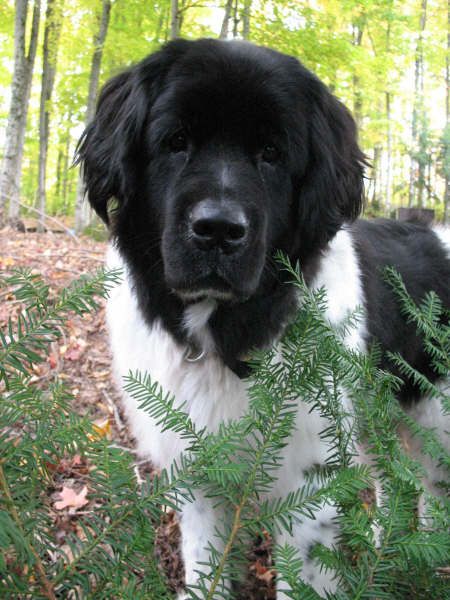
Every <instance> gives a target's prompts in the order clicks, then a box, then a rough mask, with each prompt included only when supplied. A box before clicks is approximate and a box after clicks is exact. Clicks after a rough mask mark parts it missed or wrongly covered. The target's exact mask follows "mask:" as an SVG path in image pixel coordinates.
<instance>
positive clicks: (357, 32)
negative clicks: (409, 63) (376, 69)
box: [352, 14, 366, 129]
mask: <svg viewBox="0 0 450 600" xmlns="http://www.w3.org/2000/svg"><path fill="white" fill-rule="evenodd" d="M365 24H366V17H365V15H364V14H361V15H360V16H359V17H358V18H356V19H355V21H354V23H353V25H352V29H353V40H352V43H353V46H356V47H358V48H359V47H360V46H361V44H362V38H363V33H364V27H365ZM362 107H363V100H362V94H361V80H360V77H359V75H358V74H357V73H356V72H354V74H353V116H354V117H355V121H356V125H357V126H358V129H360V128H361V122H362Z"/></svg>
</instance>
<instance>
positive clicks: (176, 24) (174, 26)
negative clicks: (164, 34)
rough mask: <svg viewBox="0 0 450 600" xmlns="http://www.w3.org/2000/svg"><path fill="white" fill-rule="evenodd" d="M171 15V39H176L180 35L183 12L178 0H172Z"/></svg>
mask: <svg viewBox="0 0 450 600" xmlns="http://www.w3.org/2000/svg"><path fill="white" fill-rule="evenodd" d="M170 15H171V16H170V39H171V40H174V39H176V38H177V37H178V36H179V35H180V19H181V14H180V8H179V6H178V0H171V2H170Z"/></svg>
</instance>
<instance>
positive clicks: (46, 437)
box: [0, 263, 450, 600]
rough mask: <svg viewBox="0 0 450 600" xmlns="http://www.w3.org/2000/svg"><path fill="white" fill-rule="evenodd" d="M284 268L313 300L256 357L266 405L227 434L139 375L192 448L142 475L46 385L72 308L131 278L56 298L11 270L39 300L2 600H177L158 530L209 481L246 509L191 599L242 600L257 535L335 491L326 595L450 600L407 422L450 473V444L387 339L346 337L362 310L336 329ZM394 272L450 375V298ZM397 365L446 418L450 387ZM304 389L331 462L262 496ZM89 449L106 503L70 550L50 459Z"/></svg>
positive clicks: (2, 531) (88, 282)
mask: <svg viewBox="0 0 450 600" xmlns="http://www.w3.org/2000/svg"><path fill="white" fill-rule="evenodd" d="M285 267H286V268H287V269H289V270H290V272H291V275H292V278H293V280H294V281H295V284H296V285H297V286H298V287H299V291H300V293H301V294H302V297H303V303H302V308H301V309H300V310H299V311H298V315H297V318H296V320H295V322H294V323H293V324H292V325H291V326H290V327H289V329H288V331H287V332H286V335H285V336H284V338H283V340H282V341H281V343H280V345H279V348H278V349H277V350H276V351H275V350H271V351H267V352H258V353H256V354H255V355H254V357H253V367H254V369H253V375H252V384H251V388H250V405H249V410H248V412H247V414H246V415H244V417H243V418H242V419H240V420H239V421H234V422H230V423H223V424H222V425H221V427H220V428H219V430H218V431H217V432H210V431H206V430H205V429H198V428H196V426H195V424H194V423H193V422H192V421H191V420H190V418H189V416H188V414H187V413H185V412H184V410H183V407H182V406H181V407H180V406H178V405H177V404H176V401H175V398H173V397H171V396H170V394H167V393H166V392H165V391H164V390H162V389H160V387H159V385H158V382H156V381H152V379H151V378H150V376H149V375H148V374H145V373H129V374H128V376H127V377H126V381H125V387H126V389H127V391H128V393H130V394H131V395H133V396H134V397H135V398H136V399H137V400H138V401H139V402H140V405H141V408H142V410H144V411H146V412H148V413H149V414H150V415H151V416H152V417H153V418H155V419H156V420H157V421H158V422H159V424H160V427H161V428H162V429H171V430H173V431H177V432H178V433H179V434H180V435H181V436H182V437H183V438H185V440H186V441H187V451H186V453H185V454H184V455H183V456H182V457H180V459H179V461H177V462H176V463H174V464H173V465H172V466H171V468H170V470H169V471H168V472H165V471H163V472H162V473H160V474H159V475H158V476H154V477H152V478H151V480H150V479H148V480H146V481H144V483H143V484H140V483H138V482H137V480H136V477H135V475H134V472H133V469H132V463H133V459H132V456H131V455H130V454H129V453H127V452H125V451H122V450H119V449H117V448H114V447H113V446H112V445H111V443H110V442H108V441H107V440H106V439H105V438H101V437H99V436H98V435H97V436H96V435H95V430H94V429H93V426H92V424H91V423H90V422H89V420H88V419H86V418H83V417H81V416H79V415H77V414H76V412H75V411H74V408H73V406H72V398H71V397H70V394H69V393H68V391H67V390H66V389H65V387H64V385H62V384H61V382H58V381H53V382H52V383H51V384H50V385H49V386H48V387H47V388H45V389H38V388H37V386H36V385H34V384H33V383H32V382H31V370H32V366H33V364H36V363H38V362H40V361H43V360H45V359H46V352H47V349H48V347H49V344H50V343H51V342H52V341H53V340H55V339H56V338H57V336H58V335H59V332H60V330H61V327H63V326H64V321H65V319H66V318H67V315H68V314H69V313H71V312H72V311H75V312H76V313H83V312H85V311H88V310H95V307H96V302H95V297H96V296H104V295H106V294H107V291H108V289H109V288H110V287H111V286H112V285H114V284H115V282H116V281H117V279H118V277H119V273H117V272H109V273H105V272H100V273H98V274H96V275H93V276H91V277H89V278H83V279H80V280H78V281H76V282H75V283H74V284H73V285H72V286H71V287H70V288H68V289H66V290H65V291H63V292H62V293H61V294H60V295H59V297H58V299H57V300H56V301H51V300H50V298H49V290H48V287H47V286H46V285H45V283H44V282H43V281H42V280H41V279H40V278H39V277H37V276H35V275H32V274H30V273H28V272H26V271H19V272H15V273H13V274H12V275H10V276H8V277H6V278H5V279H4V281H3V286H5V287H6V288H7V289H10V290H11V291H12V293H14V295H15V297H16V298H17V299H18V300H20V301H22V302H23V303H24V305H25V309H24V311H23V312H22V314H21V316H20V317H19V319H18V321H13V320H12V319H11V321H10V323H9V326H8V327H7V328H6V331H4V332H2V333H1V334H0V365H1V367H0V380H1V386H2V388H1V392H2V397H1V404H0V597H1V598H33V600H34V599H40V598H51V599H56V598H80V599H83V600H84V599H88V598H89V599H96V600H97V599H99V600H100V599H106V598H108V599H111V598H114V599H115V598H117V599H119V598H120V599H122V598H129V599H130V600H131V599H133V600H136V599H141V598H142V599H144V598H146V599H147V598H154V599H155V600H156V599H158V600H160V599H161V600H163V599H164V598H170V597H171V594H170V592H169V591H168V587H167V582H165V579H164V576H163V575H162V573H161V571H160V569H159V567H158V565H157V562H156V559H155V551H154V548H155V535H156V534H155V529H156V526H157V524H158V523H159V520H160V516H161V512H162V511H164V510H166V509H167V508H173V509H179V508H180V507H181V505H182V504H183V503H185V502H190V501H192V498H193V497H194V496H195V494H196V491H197V490H199V489H201V490H202V491H203V493H206V494H208V495H211V496H213V497H214V498H216V501H217V503H224V504H226V505H227V506H228V508H229V514H230V515H231V519H230V521H229V522H226V523H223V524H222V527H221V530H220V531H218V532H217V535H218V536H219V537H221V538H222V542H223V545H224V548H225V550H224V552H220V553H219V552H218V551H217V549H216V548H214V546H211V548H210V556H209V561H208V563H207V564H204V565H202V567H201V571H202V573H201V576H200V581H199V584H198V586H197V587H196V588H195V589H191V590H190V591H189V593H190V596H191V597H192V598H198V599H210V600H212V599H216V598H231V597H232V590H230V589H228V588H227V584H226V582H227V581H229V580H230V579H233V578H236V577H237V575H238V573H240V571H241V567H242V563H243V562H244V561H245V554H246V548H247V545H248V542H249V540H250V539H251V538H252V537H254V536H255V535H258V534H259V533H261V531H262V530H268V531H272V532H273V531H275V530H276V529H287V530H289V529H290V527H291V526H292V522H293V521H294V520H296V519H301V518H302V517H303V516H305V515H311V514H314V512H315V511H317V510H318V508H319V507H320V506H321V505H322V504H323V503H326V502H330V503H331V502H332V503H334V504H335V505H336V506H337V507H338V522H339V525H340V532H341V533H340V540H339V542H340V543H339V545H338V546H337V547H336V548H332V549H329V548H325V547H323V546H320V545H317V546H316V547H315V549H314V554H315V557H316V559H317V560H318V561H319V562H320V563H321V564H322V566H323V568H324V569H332V570H333V571H334V573H335V577H336V578H337V582H338V591H337V592H335V593H334V594H328V596H327V598H329V599H331V598H333V599H335V600H362V599H373V600H375V599H380V600H383V599H390V600H399V599H405V600H406V599H411V598H412V599H417V600H419V599H424V598H433V599H434V600H440V599H445V598H449V597H450V596H449V593H448V588H449V586H448V583H449V582H448V580H446V579H445V577H444V575H445V572H446V569H445V568H446V567H448V564H449V558H450V539H449V536H448V517H449V502H448V500H447V499H446V498H445V495H443V496H442V497H433V496H431V495H430V494H429V493H428V492H427V491H426V490H424V489H423V485H422V479H421V474H422V467H421V466H420V465H419V464H418V463H416V462H414V461H413V460H412V459H410V458H409V457H408V456H407V455H405V453H404V452H403V450H402V448H401V445H400V443H399V441H398V438H397V435H396V428H397V427H398V425H399V423H401V422H404V423H406V424H407V425H409V426H410V427H411V428H412V430H413V431H414V434H415V435H416V436H418V437H419V438H420V439H421V440H422V441H423V448H424V452H426V453H428V454H430V455H431V456H432V457H433V459H434V460H435V461H437V462H439V463H442V464H444V465H446V466H447V467H449V466H450V460H449V455H448V453H447V452H446V451H445V449H444V448H443V447H442V445H441V443H440V442H439V440H437V439H436V436H434V434H433V432H430V431H428V430H424V429H422V428H421V427H419V426H418V425H417V424H415V423H411V422H410V420H409V419H408V417H407V416H406V415H405V414H404V413H403V411H402V410H401V408H400V406H399V404H398V402H397V400H396V398H395V392H396V390H397V389H398V387H399V385H400V381H399V380H398V379H396V378H395V377H394V376H392V375H390V374H387V373H385V372H383V371H380V370H379V369H378V368H377V366H376V364H377V352H376V350H375V351H374V352H373V353H372V354H369V355H361V354H358V353H356V352H354V351H351V350H349V349H347V348H346V347H345V345H344V344H343V341H342V340H343V337H344V335H345V332H346V331H348V329H349V328H351V327H353V326H354V323H355V321H356V320H357V319H358V318H359V315H358V314H354V315H349V317H348V319H347V321H346V322H345V323H343V324H342V326H341V327H340V328H339V329H338V330H333V329H331V328H330V327H329V325H328V323H327V321H326V319H325V316H324V312H325V308H326V297H325V294H324V293H323V292H322V291H319V292H311V291H310V290H308V289H307V288H306V286H305V285H304V284H303V281H302V279H301V276H300V274H299V273H298V271H296V270H294V269H292V268H291V267H290V266H289V265H288V264H286V263H285ZM388 278H389V280H390V281H391V283H392V285H394V287H395V289H396V290H397V294H398V298H399V302H400V303H401V306H402V309H403V311H404V313H405V318H408V319H409V320H412V321H413V322H415V323H416V325H417V327H418V329H419V330H420V332H421V333H422V334H423V335H424V336H425V339H426V344H427V349H428V351H429V352H430V354H431V356H432V358H433V361H434V362H435V366H436V368H437V369H438V370H439V371H440V372H441V373H442V375H443V376H444V375H447V376H448V371H449V355H450V327H449V325H448V315H446V314H445V313H444V310H443V308H442V306H441V304H440V302H439V300H438V298H437V297H436V296H435V295H433V294H430V295H428V296H427V297H426V298H425V299H424V301H423V303H422V304H421V305H420V306H416V305H415V304H414V303H413V302H412V301H411V299H410V298H409V296H408V294H407V292H406V290H405V288H404V286H403V284H402V282H401V281H400V280H399V278H398V276H397V275H396V274H395V273H394V272H390V273H389V274H388ZM392 360H394V361H396V363H397V365H398V366H399V368H401V369H402V370H403V371H405V372H408V373H409V374H412V375H413V376H414V377H416V380H417V382H418V383H419V384H420V386H421V388H422V389H423V391H424V392H426V393H427V394H431V395H440V397H441V400H442V406H443V413H444V414H445V415H446V416H447V417H448V413H449V409H450V402H449V397H448V396H445V395H444V394H443V392H442V391H440V390H439V389H438V388H437V387H435V386H433V385H432V384H431V383H430V382H429V381H428V380H426V379H425V378H424V377H423V376H421V375H419V374H416V373H415V372H412V371H411V367H409V366H408V365H406V364H405V363H404V361H403V360H402V359H401V358H400V357H398V356H393V357H392ZM343 393H347V394H350V396H351V398H352V401H353V406H354V413H355V414H354V418H353V416H352V417H351V416H350V415H348V414H345V412H344V411H343V409H342V402H341V397H342V394H343ZM299 397H301V398H302V399H304V400H305V401H306V402H307V403H309V404H310V406H311V410H318V411H319V412H320V413H321V414H323V415H324V416H327V417H328V418H329V420H330V426H329V427H328V428H327V429H326V430H324V431H323V432H322V436H323V438H324V440H325V441H326V443H327V444H329V447H330V454H329V461H328V465H327V469H326V470H325V471H324V472H321V473H319V474H315V475H314V476H311V479H310V480H309V481H307V483H306V485H305V486H303V487H302V488H301V489H299V490H297V491H296V492H294V493H291V494H288V495H287V496H286V497H284V498H279V499H276V500H272V501H267V500H261V498H263V497H264V493H265V492H266V491H267V490H268V489H270V487H271V486H272V485H273V482H274V480H275V479H276V476H277V469H278V467H279V465H280V462H281V455H282V449H283V447H284V445H285V444H286V443H287V441H288V438H289V436H290V434H291V433H292V429H293V426H294V419H295V414H296V399H297V398H299ZM361 439H362V440H364V442H365V446H366V448H367V450H368V451H369V452H370V453H371V454H372V456H373V467H372V468H369V467H368V466H366V465H359V464H357V463H356V462H355V461H353V460H352V459H353V456H354V455H355V453H356V449H355V445H356V443H357V442H358V440H361ZM74 453H77V454H80V455H83V457H85V459H86V461H87V462H88V464H90V465H91V466H92V467H91V469H90V472H89V498H90V499H91V501H92V502H94V501H95V510H86V511H84V514H82V515H79V516H78V523H79V527H80V528H81V530H82V531H83V535H82V536H80V535H76V534H75V533H73V534H71V535H69V536H68V538H67V539H66V544H65V547H64V549H63V548H62V547H61V545H60V544H59V543H58V541H57V539H56V538H55V531H54V523H53V521H52V517H51V507H50V505H49V498H48V496H49V489H51V486H52V477H53V474H52V473H53V471H52V469H51V465H55V464H58V462H59V461H61V460H63V459H64V457H67V456H70V455H73V454H74ZM375 470H376V472H377V475H378V477H379V481H380V485H381V489H382V494H381V502H380V505H379V506H378V507H377V506H375V505H373V504H370V503H367V502H366V501H365V500H364V497H365V496H364V491H365V490H367V488H370V487H371V486H373V481H374V476H375ZM445 485H446V484H445V482H443V488H444V487H445ZM447 488H448V482H447ZM444 491H445V490H444ZM420 494H425V496H426V501H427V502H426V506H427V511H426V515H425V519H426V525H423V524H422V523H419V521H418V519H417V517H416V511H415V506H416V503H417V498H418V496H419V495H420ZM375 527H376V530H377V531H378V535H377V536H376V535H375V533H374V531H375ZM67 548H69V549H70V557H69V556H68V550H67ZM273 552H274V557H275V564H276V568H277V571H278V573H279V574H280V576H282V579H283V581H285V582H286V583H287V585H288V586H289V589H288V590H287V594H288V596H289V597H291V598H293V599H299V600H300V599H301V600H304V599H318V598H320V596H319V595H318V594H317V593H316V592H315V591H314V590H313V589H312V588H311V587H310V586H309V585H307V584H306V583H305V582H303V581H302V572H301V570H302V565H301V561H300V559H299V558H298V556H297V555H296V552H295V550H294V549H293V548H290V547H289V546H283V547H275V548H274V549H273Z"/></svg>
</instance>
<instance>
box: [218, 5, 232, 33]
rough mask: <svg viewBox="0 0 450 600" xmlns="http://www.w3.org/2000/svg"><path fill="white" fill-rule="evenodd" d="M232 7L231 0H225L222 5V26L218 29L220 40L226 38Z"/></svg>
mask: <svg viewBox="0 0 450 600" xmlns="http://www.w3.org/2000/svg"><path fill="white" fill-rule="evenodd" d="M232 8H233V0H227V1H226V4H225V7H224V11H225V14H224V16H223V21H222V27H221V29H220V35H219V38H220V39H221V40H226V39H227V37H228V30H229V27H230V19H231V10H232Z"/></svg>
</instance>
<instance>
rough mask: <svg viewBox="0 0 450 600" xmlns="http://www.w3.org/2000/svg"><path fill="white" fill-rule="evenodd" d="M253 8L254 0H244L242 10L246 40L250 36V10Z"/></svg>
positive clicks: (243, 32)
mask: <svg viewBox="0 0 450 600" xmlns="http://www.w3.org/2000/svg"><path fill="white" fill-rule="evenodd" d="M251 9H252V0H244V8H243V10H242V37H243V38H244V40H248V39H249V38H250V11H251Z"/></svg>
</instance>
